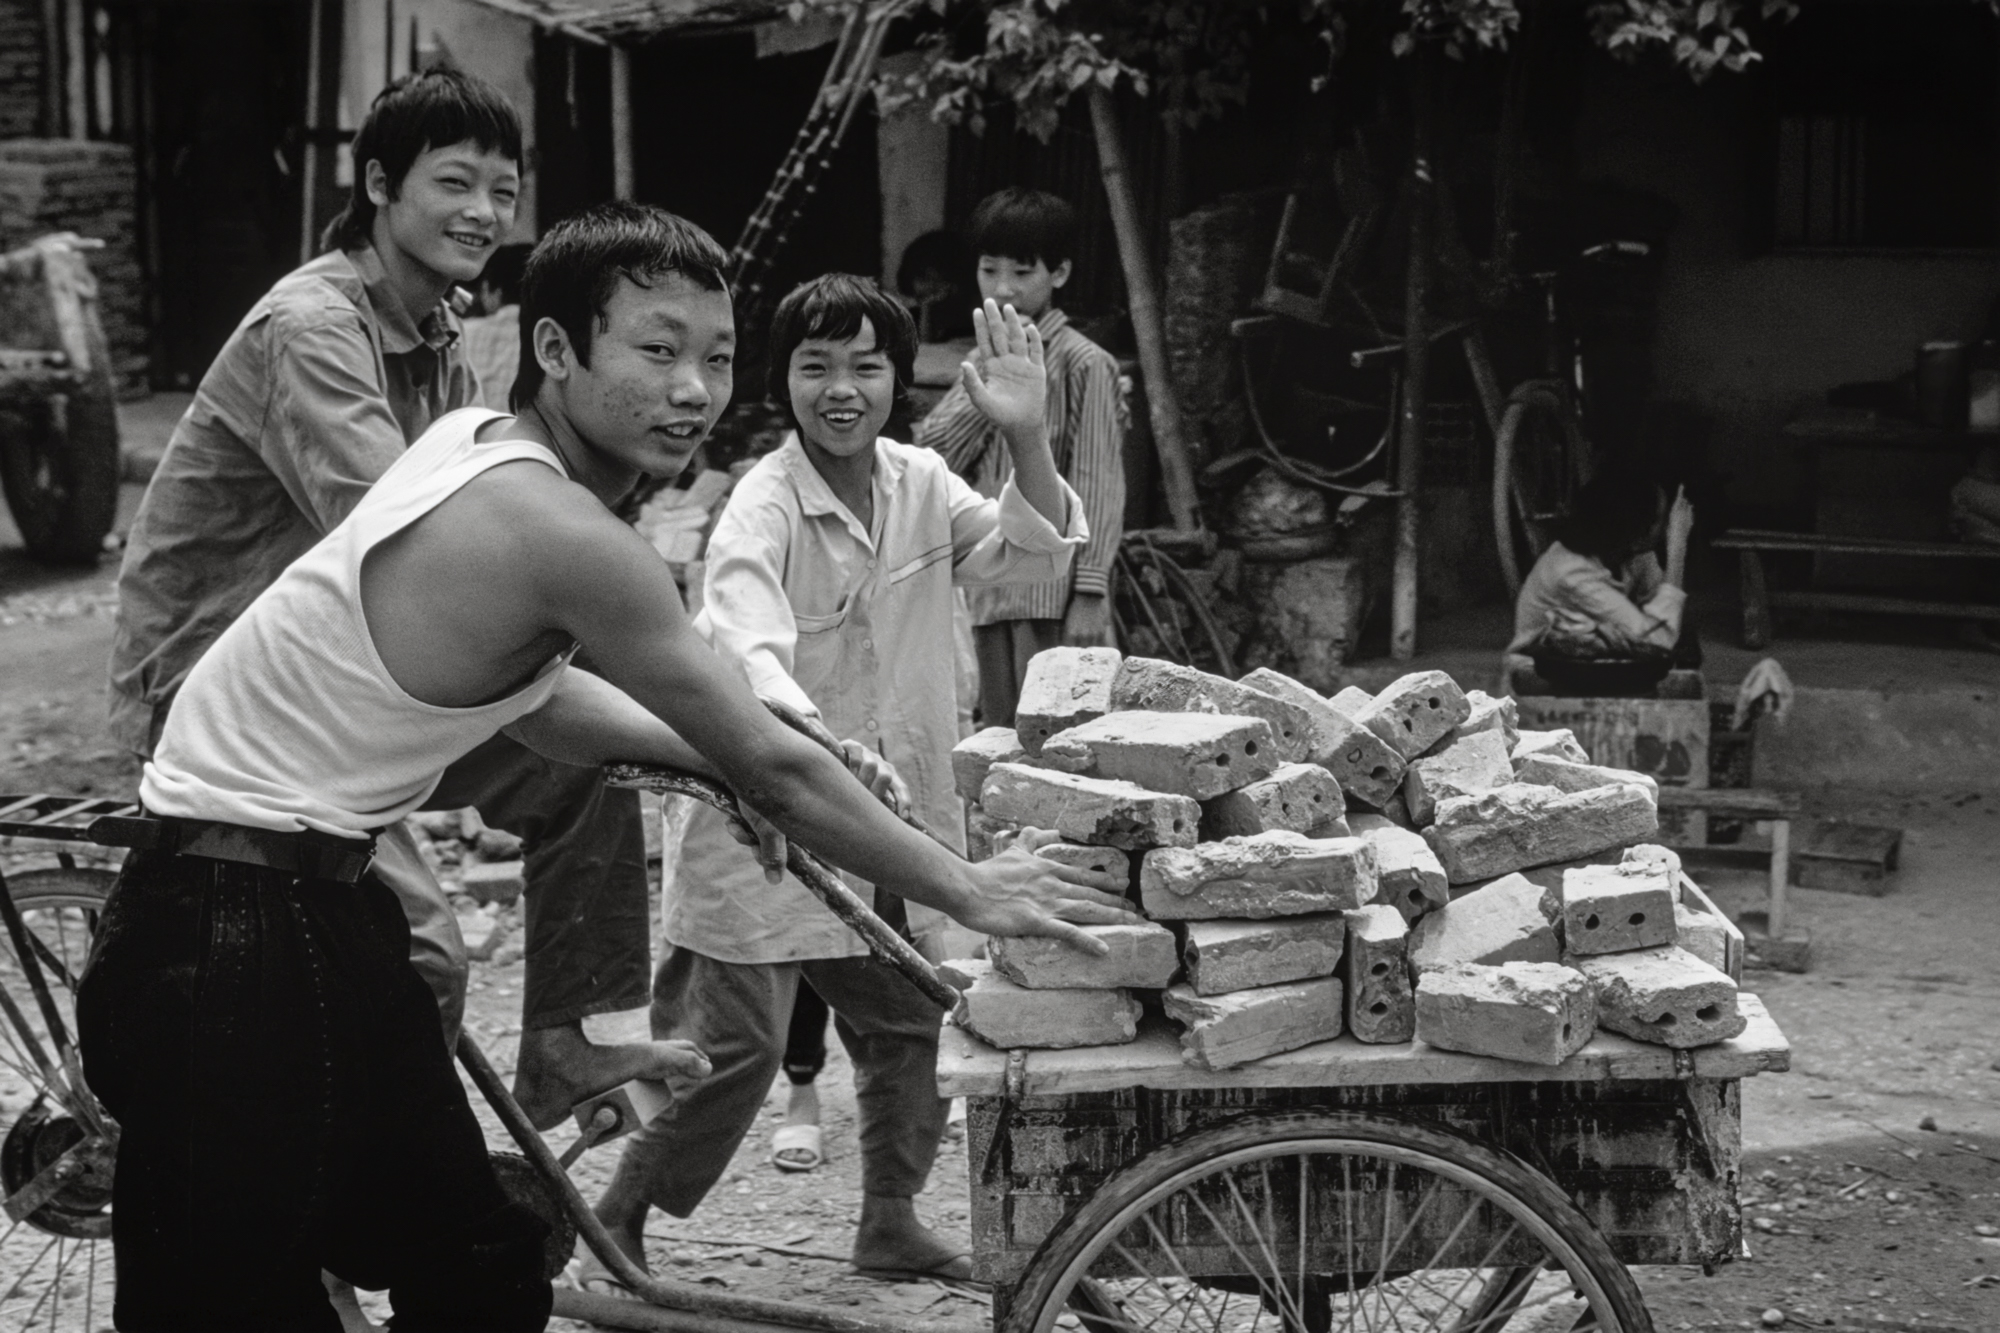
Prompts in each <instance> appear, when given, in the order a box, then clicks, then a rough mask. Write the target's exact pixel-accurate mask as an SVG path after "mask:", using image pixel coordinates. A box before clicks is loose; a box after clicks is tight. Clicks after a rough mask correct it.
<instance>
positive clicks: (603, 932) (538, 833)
mask: <svg viewBox="0 0 2000 1333" xmlns="http://www.w3.org/2000/svg"><path fill="white" fill-rule="evenodd" d="M425 805H426V808H428V809H431V810H458V809H462V808H464V807H465V806H468V805H469V806H473V807H475V808H476V809H477V810H478V811H479V816H480V818H481V819H484V820H485V821H486V823H487V824H488V825H489V826H491V827H493V828H497V829H505V830H506V831H507V832H509V833H512V834H514V835H515V836H517V837H519V838H520V839H521V840H522V842H523V844H525V847H524V850H525V853H526V857H525V859H526V863H527V864H526V869H527V880H528V891H527V894H526V896H525V897H524V899H523V904H524V908H523V911H524V918H525V919H524V921H523V923H522V924H523V927H524V934H525V936H526V952H525V955H524V962H525V964H526V973H527V976H526V979H525V982H524V984H523V986H522V995H521V1026H522V1027H523V1028H524V1029H528V1030H533V1029H535V1028H551V1027H559V1026H561V1025H562V1024H565V1023H573V1022H575V1021H576V1020H578V1019H580V1018H583V1017H585V1016H587V1015H589V1014H608V1013H617V1012H620V1011H622V1010H626V1009H640V1008H643V1007H644V1006H645V1004H646V999H647V996H648V994H649V993H650V983H651V980H652V957H651V935H650V927H649V925H648V924H647V919H646V909H647V894H648V892H649V890H648V888H647V884H646V828H645V823H644V821H643V820H642V818H641V816H640V812H639V793H638V792H636V791H629V790H625V789H622V788H617V787H607V786H605V785H604V777H603V774H602V773H601V772H599V770H597V769H595V768H578V767H576V766H575V765H573V764H559V763H557V762H556V761H555V760H553V759H544V758H543V757H542V756H540V755H538V754H536V753H535V752H534V751H533V750H530V749H529V748H528V747H527V746H525V745H522V744H521V743H520V742H518V741H514V740H509V739H508V738H507V737H505V736H495V737H494V738H493V739H492V740H489V741H487V742H486V743H485V744H484V745H481V746H480V747H479V748H478V749H476V750H474V751H472V753H470V754H468V755H466V756H465V758H463V759H461V760H459V761H458V762H457V763H455V764H453V765H452V766H451V767H450V768H447V769H446V770H445V771H444V777H443V779H442V780H441V781H439V783H438V788H437V791H436V792H434V793H433V794H432V796H431V799H430V800H429V801H427V802H426V803H425Z"/></svg>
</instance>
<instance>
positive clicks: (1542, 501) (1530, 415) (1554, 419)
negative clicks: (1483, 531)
mask: <svg viewBox="0 0 2000 1333" xmlns="http://www.w3.org/2000/svg"><path fill="white" fill-rule="evenodd" d="M1588 454H1589V446H1588V444H1586V443H1585V441H1584V438H1583V430H1582V428H1581V427H1580V426H1579V425H1578V424H1577V421H1576V416H1575V413H1574V412H1573V411H1571V409H1570V406H1569V404H1568V402H1567V401H1566V400H1565V399H1564V398H1563V396H1562V394H1561V393H1560V392H1558V391H1557V389H1556V388H1555V386H1554V385H1552V384H1549V383H1547V382H1542V381H1536V382H1532V383H1528V384H1523V385H1522V386H1521V387H1520V388H1518V389H1516V390H1514V392H1513V393H1512V394H1511V395H1509V397H1508V399H1507V409H1506V411H1505V412H1504V413H1502V414H1501V417H1500V429H1499V431H1498V432H1497V433H1495V435H1494V437H1493V536H1494V539H1495V541H1496V542H1497V543H1498V545H1499V548H1500V572H1501V574H1502V575H1504V576H1505V578H1506V580H1507V591H1508V594H1509V595H1510V596H1513V595H1518V594H1519V593H1520V591H1521V580H1522V578H1523V577H1524V576H1525V575H1526V573H1527V571H1528V570H1529V569H1530V568H1532V567H1533V565H1534V563H1535V561H1536V560H1537V559H1539V558H1540V557H1541V554H1542V552H1544V551H1546V550H1548V549H1549V543H1550V542H1552V541H1553V540H1554V539H1555V535H1554V531H1553V529H1554V526H1555V524H1556V522H1557V521H1558V520H1560V519H1562V518H1565V517H1567V516H1568V514H1569V510H1570V504H1571V503H1572V502H1573V501H1574V500H1575V499H1576V493H1577V491H1578V489H1580V488H1581V487H1582V485H1583V483H1584V481H1585V480H1587V469H1588V466H1589V458H1588Z"/></svg>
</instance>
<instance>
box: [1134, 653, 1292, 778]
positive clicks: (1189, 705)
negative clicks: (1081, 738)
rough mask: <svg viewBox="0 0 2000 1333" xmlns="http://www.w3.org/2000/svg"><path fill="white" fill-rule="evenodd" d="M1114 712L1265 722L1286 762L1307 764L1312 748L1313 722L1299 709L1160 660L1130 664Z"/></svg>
mask: <svg viewBox="0 0 2000 1333" xmlns="http://www.w3.org/2000/svg"><path fill="white" fill-rule="evenodd" d="M1111 708H1112V711H1114V712H1124V711H1126V710H1129V709H1144V710H1147V711H1150V712H1156V713H1226V714H1229V715H1232V716H1235V717H1260V718H1263V719H1264V721H1266V722H1268V723H1270V724H1271V739H1272V742H1273V743H1274V744H1275V745H1276V746H1277V749H1278V753H1277V758H1278V759H1280V760H1282V761H1284V762H1286V763H1295V762H1297V761H1299V760H1302V759H1304V758H1305V757H1306V751H1307V749H1308V748H1309V747H1310V745H1311V743H1312V718H1311V717H1309V716H1308V715H1307V714H1306V711H1305V710H1304V709H1303V708H1300V707H1299V706H1298V705H1297V704H1293V703H1287V702H1286V701H1285V700H1283V699H1279V698H1275V697H1273V696H1272V695H1269V694H1266V693H1264V692H1263V691H1262V690H1258V689H1252V688H1251V687H1250V686H1248V685H1241V684H1238V683H1237V682H1236V681H1233V680H1224V679H1223V678H1222V677H1221V676H1211V675H1209V674H1208V673H1207V672H1206V671H1197V670H1195V669H1194V668H1193V667H1186V666H1181V665H1179V664H1178V663H1175V662H1163V661H1161V660H1160V659H1159V658H1157V657H1128V658H1126V659H1125V664H1124V665H1123V666H1121V667H1119V669H1118V676H1117V678H1116V679H1115V680H1113V681H1112V682H1111Z"/></svg>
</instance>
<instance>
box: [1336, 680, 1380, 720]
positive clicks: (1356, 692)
mask: <svg viewBox="0 0 2000 1333" xmlns="http://www.w3.org/2000/svg"><path fill="white" fill-rule="evenodd" d="M1374 702H1375V696H1374V695H1372V694H1370V693H1369V692H1368V691H1366V690H1364V689H1362V688H1361V687H1360V686H1359V685H1349V686H1347V687H1346V688H1345V689H1342V690H1340V691H1338V692H1336V693H1334V694H1332V695H1329V696H1328V697H1327V703H1328V704H1330V705H1331V706H1332V708H1333V711H1334V712H1336V713H1339V714H1341V715H1343V716H1345V717H1350V718H1353V717H1360V716H1361V710H1362V709H1364V708H1366V707H1367V706H1368V705H1369V704H1372V703H1374Z"/></svg>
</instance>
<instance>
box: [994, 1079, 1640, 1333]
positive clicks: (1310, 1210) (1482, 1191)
mask: <svg viewBox="0 0 2000 1333" xmlns="http://www.w3.org/2000/svg"><path fill="white" fill-rule="evenodd" d="M1399 1173H1400V1179H1399ZM1413 1188H1416V1189H1420V1190H1421V1197H1420V1198H1418V1199H1417V1200H1416V1202H1415V1203H1414V1206H1412V1204H1411V1203H1410V1197H1411V1192H1412V1189H1413ZM1447 1190H1448V1191H1450V1192H1451V1193H1452V1194H1453V1195H1454V1196H1456V1197H1455V1198H1454V1199H1452V1200H1451V1201H1449V1202H1447V1203H1446V1204H1445V1205H1444V1206H1442V1207H1439V1208H1437V1209H1435V1210H1434V1211H1433V1210H1432V1205H1433V1203H1434V1202H1435V1201H1436V1200H1437V1199H1438V1198H1439V1197H1441V1196H1442V1195H1443V1193H1444V1192H1445V1191H1447ZM1378 1200H1379V1201H1380V1202H1379V1203H1378V1202H1377V1201H1378ZM1218 1209H1219V1210H1221V1211H1220V1212H1219V1213H1218ZM1378 1210H1379V1212H1380V1214H1381V1226H1380V1228H1379V1235H1374V1236H1371V1235H1368V1234H1363V1233H1364V1232H1366V1231H1367V1229H1368V1228H1369V1227H1370V1225H1371V1224H1372V1222H1373V1220H1374V1214H1375V1212H1376V1211H1378ZM1427 1213H1428V1214H1429V1216H1428V1217H1426V1214H1427ZM1260 1215H1261V1219H1262V1220H1261V1222H1260V1220H1259V1218H1260ZM1357 1218H1359V1220H1360V1223H1361V1226H1360V1228H1358V1229H1357V1227H1356V1226H1355V1222H1356V1219H1357ZM1475 1220H1478V1221H1481V1222H1483V1224H1484V1226H1483V1229H1480V1230H1477V1231H1476V1232H1475V1233H1474V1234H1471V1235H1468V1234H1466V1233H1467V1230H1468V1229H1469V1228H1471V1224H1472V1223H1473V1222H1474V1221H1475ZM1503 1223H1504V1224H1505V1229H1504V1230H1501V1227H1502V1224H1503ZM1425 1224H1427V1225H1428V1228H1429V1229H1428V1231H1426V1232H1423V1233H1420V1232H1419V1230H1418V1228H1419V1226H1420V1225H1425ZM1447 1227H1448V1231H1447ZM1245 1232H1247V1233H1249V1234H1248V1235H1245V1234H1244V1233H1245ZM1335 1232H1338V1233H1340V1234H1338V1235H1335V1234H1333V1233H1335ZM1440 1232H1447V1234H1446V1237H1445V1239H1444V1241H1443V1243H1442V1244H1440V1245H1437V1246H1436V1247H1435V1248H1434V1249H1432V1250H1431V1252H1430V1253H1429V1255H1428V1256H1425V1255H1424V1254H1423V1253H1422V1251H1423V1249H1424V1248H1425V1247H1427V1246H1429V1245H1430V1244H1431V1237H1433V1236H1435V1235H1437V1234H1438V1233H1440ZM1294 1233H1296V1236H1297V1239H1296V1240H1293V1239H1290V1237H1291V1236H1292V1235H1293V1234H1294ZM1489 1233H1497V1234H1498V1239H1497V1240H1490V1241H1489ZM1392 1234H1394V1235H1395V1236H1396V1239H1395V1241H1394V1244H1393V1245H1391V1244H1390V1243H1389V1237H1390V1236H1391V1235H1392ZM1413 1241H1414V1242H1415V1243H1414V1244H1412V1242H1413ZM1364 1247H1365V1248H1364ZM1287 1251H1289V1254H1288V1253H1287ZM1204 1254H1205V1255H1206V1259H1204V1258H1203V1255H1204ZM1308 1254H1318V1255H1320V1256H1322V1257H1326V1258H1334V1257H1338V1256H1342V1255H1344V1256H1345V1257H1344V1259H1340V1261H1339V1264H1335V1263H1331V1262H1329V1263H1326V1264H1321V1263H1319V1262H1318V1261H1316V1260H1315V1261H1314V1262H1312V1263H1308V1260H1307V1255H1308ZM1357 1256H1359V1257H1361V1259H1362V1262H1361V1263H1360V1264H1359V1265H1358V1266H1357V1265H1356V1264H1355V1262H1354V1259H1355V1258H1356V1257H1357ZM1218 1269H1225V1270H1233V1271H1227V1272H1219V1271H1217V1270H1218ZM1392 1303H1393V1304H1394V1306H1395V1308H1394V1309H1390V1308H1389V1307H1390V1305H1391V1304H1392ZM1058 1326H1060V1327H1062V1328H1065V1329H1071V1328H1081V1329H1085V1330H1090V1331H1091V1333H1098V1331H1100V1330H1102V1331H1103V1333H1110V1330H1113V1329H1116V1330H1118V1331H1119V1333H1137V1331H1138V1330H1153V1329H1181V1328H1192V1327H1197V1326H1198V1327H1202V1328H1210V1329H1216V1328H1219V1329H1226V1330H1230V1331H1231V1333H1253V1330H1254V1333H1264V1330H1271V1331H1272V1333H1323V1331H1324V1330H1331V1329H1341V1330H1347V1331H1349V1333H1362V1331H1364V1330H1366V1331H1367V1333H1390V1330H1395V1331H1396V1333H1415V1331H1416V1330H1418V1329H1422V1330H1426V1331H1427V1333H1527V1330H1530V1329H1532V1330H1534V1333H1547V1330H1552V1329H1553V1330H1562V1331H1564V1333H1568V1331H1569V1330H1582V1329H1594V1330H1598V1333H1653V1324H1652V1320H1651V1318H1650V1316H1648V1315H1647V1313H1646V1308H1645V1302H1644V1300H1643V1299H1642V1298H1641V1296H1640V1294H1639V1290H1638V1287H1637V1285H1636V1284H1635V1283H1634V1282H1633V1280H1632V1275H1631V1274H1630V1273H1629V1272H1627V1271H1626V1269H1625V1266H1624V1265H1623V1264H1621V1263H1620V1262H1619V1261H1618V1259H1617V1257H1616V1256H1614V1255H1613V1254H1612V1253H1611V1250H1610V1247H1609V1246H1608V1245H1606V1244H1605V1241H1604V1238H1603V1237H1602V1236H1601V1235H1599V1234H1598V1232H1597V1231H1596V1229H1595V1228H1594V1227H1592V1226H1591V1224H1590V1222H1589V1220H1588V1219H1587V1218H1585V1217H1584V1216H1583V1214H1582V1213H1581V1212H1579V1211H1578V1210H1577V1209H1576V1207H1575V1205H1573V1204H1571V1203H1570V1201H1569V1200H1568V1199H1567V1198H1566V1197H1565V1196H1564V1195H1563V1193H1562V1191H1561V1190H1559V1189H1558V1188H1557V1187H1556V1186H1555V1184H1554V1183H1553V1182H1552V1181H1550V1180H1549V1179H1547V1178H1546V1177H1544V1176H1542V1175H1541V1174H1539V1173H1538V1172H1536V1171H1535V1170H1533V1169H1532V1168H1531V1167H1529V1166H1528V1165H1526V1164H1525V1163H1524V1162H1522V1161H1521V1160H1520V1159H1519V1158H1517V1157H1514V1156H1513V1155H1512V1154H1509V1153H1506V1152H1503V1151H1500V1150H1499V1149H1496V1148H1493V1147H1489V1146H1487V1145H1485V1144H1481V1143H1478V1142H1475V1141H1474V1140H1472V1139H1469V1138H1467V1137H1465V1136H1463V1135H1461V1134H1457V1133H1455V1132H1452V1131H1449V1130H1446V1129H1442V1128H1437V1127H1434V1126H1429V1125H1420V1124H1416V1123H1413V1122H1409V1121H1404V1120H1398V1119H1393V1118H1388V1117H1383V1116H1369V1115H1357V1114H1351V1113H1345V1112H1336V1111H1294V1112H1286V1113H1281V1114H1268V1115H1248V1116H1244V1117H1242V1118H1240V1119H1237V1120H1232V1121H1228V1122H1225V1123H1223V1124H1220V1125H1213V1126H1210V1127H1208V1128H1206V1129H1202V1130H1198V1131H1195V1132H1193V1133H1190V1134H1186V1135H1183V1136H1182V1137H1180V1138H1178V1139H1176V1140H1173V1141H1172V1142H1169V1143H1166V1144H1163V1145H1161V1146H1160V1147H1158V1148H1155V1149H1153V1150H1152V1151H1150V1152H1148V1153H1146V1154H1145V1155H1144V1156H1142V1157H1140V1158H1139V1159H1138V1160H1136V1161H1134V1162H1132V1163H1131V1164H1130V1165H1128V1166H1126V1167H1125V1168H1123V1169H1122V1170H1120V1171H1118V1172H1117V1173H1116V1174H1114V1175H1112V1176H1111V1177H1110V1178H1109V1179H1107V1180H1105V1181H1104V1183H1103V1184H1102V1185H1100V1186H1099V1187H1098V1188H1097V1190H1096V1191H1095V1192H1094V1193H1093V1194H1092V1195H1090V1196H1089V1197H1088V1198H1087V1199H1086V1200H1084V1202H1083V1203H1082V1204H1081V1205H1080V1206H1078V1207H1077V1208H1075V1209H1074V1210H1073V1211H1072V1212H1071V1213H1070V1214H1069V1215H1068V1216H1067V1217H1065V1218H1064V1219H1063V1221H1062V1222H1061V1223H1059V1224H1058V1225H1057V1227H1056V1228H1055V1230H1054V1231H1052V1232H1051V1233H1050V1234H1049V1235H1048V1237H1047V1238H1046V1239H1045V1240H1044V1241H1043V1242H1042V1245H1041V1248H1040V1249H1038V1250H1037V1251H1036V1253H1035V1257H1034V1259H1033V1260H1032V1261H1031V1262H1030V1264H1029V1267H1028V1269H1027V1272H1026V1273H1025V1274H1024V1275H1023V1277H1022V1279H1021V1282H1020V1285H1019V1286H1018V1287H1017V1288H1016V1290H1015V1292H1014V1296H1013V1299H1012V1302H1011V1304H1010V1306H1009V1307H1008V1310H1007V1315H1006V1319H1005V1322H1004V1324H1003V1325H1002V1327H1003V1330H1004V1333H1049V1330H1052V1329H1054V1328H1057V1327H1058Z"/></svg>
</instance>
